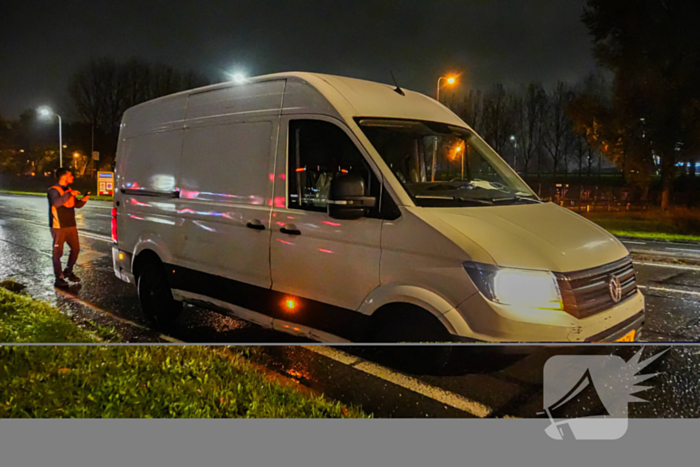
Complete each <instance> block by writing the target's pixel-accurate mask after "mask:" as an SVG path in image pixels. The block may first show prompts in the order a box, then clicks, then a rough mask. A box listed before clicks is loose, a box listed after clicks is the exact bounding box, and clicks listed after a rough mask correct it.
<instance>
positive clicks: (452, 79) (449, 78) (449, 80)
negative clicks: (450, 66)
mask: <svg viewBox="0 0 700 467" xmlns="http://www.w3.org/2000/svg"><path fill="white" fill-rule="evenodd" d="M442 80H445V81H447V84H455V83H456V82H457V78H455V77H454V76H441V77H439V78H438V80H437V101H438V102H439V101H440V81H442Z"/></svg>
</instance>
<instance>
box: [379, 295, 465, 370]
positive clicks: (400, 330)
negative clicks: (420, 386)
mask: <svg viewBox="0 0 700 467" xmlns="http://www.w3.org/2000/svg"><path fill="white" fill-rule="evenodd" d="M373 337H374V338H373V341H374V342H376V343H382V344H384V343H401V344H404V345H397V346H386V347H385V349H386V350H387V353H388V354H389V357H390V358H391V360H392V363H395V364H396V365H397V366H399V367H401V368H402V369H405V370H407V371H411V372H417V373H426V372H432V371H439V370H441V369H443V368H445V367H446V366H447V365H448V363H449V362H450V356H451V355H452V346H451V345H450V343H451V342H453V338H452V336H451V335H450V333H449V332H447V329H445V326H443V325H442V323H441V322H440V321H439V320H438V319H437V318H435V317H434V316H432V315H431V314H430V313H428V312H427V311H425V310H423V309H420V308H418V307H414V306H411V305H406V306H401V307H398V308H395V309H393V310H392V311H391V312H389V313H385V314H383V315H382V316H380V317H378V323H377V329H376V331H375V333H374V336H373ZM408 343H415V344H417V345H405V344H408ZM420 343H423V345H420ZM425 344H431V345H425ZM438 344H443V345H438Z"/></svg>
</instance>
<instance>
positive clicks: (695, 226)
mask: <svg viewBox="0 0 700 467" xmlns="http://www.w3.org/2000/svg"><path fill="white" fill-rule="evenodd" d="M581 214H582V215H583V216H584V217H586V218H588V219H590V220H592V221H593V222H595V223H596V224H598V225H600V226H601V227H603V228H604V229H606V230H608V231H610V233H612V234H613V235H617V236H623V237H635V238H650V239H655V240H662V241H680V242H700V211H699V210H692V209H684V208H675V209H671V210H669V211H662V210H660V209H654V210H649V211H639V212H630V211H618V212H590V213H581Z"/></svg>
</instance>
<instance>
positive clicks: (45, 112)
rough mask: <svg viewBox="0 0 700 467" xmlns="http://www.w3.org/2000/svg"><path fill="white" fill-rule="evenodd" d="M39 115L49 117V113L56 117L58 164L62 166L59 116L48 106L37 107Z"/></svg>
mask: <svg viewBox="0 0 700 467" xmlns="http://www.w3.org/2000/svg"><path fill="white" fill-rule="evenodd" d="M38 113H39V115H41V116H42V117H46V118H49V117H51V115H55V116H57V117H58V166H59V167H63V148H64V147H65V146H63V131H62V125H61V116H60V115H58V114H57V113H56V112H54V111H52V110H51V109H50V108H48V107H40V108H39V109H38Z"/></svg>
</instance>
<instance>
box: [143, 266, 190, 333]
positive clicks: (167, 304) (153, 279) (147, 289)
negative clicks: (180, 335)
mask: <svg viewBox="0 0 700 467" xmlns="http://www.w3.org/2000/svg"><path fill="white" fill-rule="evenodd" d="M138 293H139V302H140V303H141V311H142V312H143V315H144V317H145V318H146V319H148V320H149V321H152V322H153V323H154V324H155V325H156V326H157V327H159V328H165V327H167V326H168V325H169V324H171V323H172V322H173V321H175V320H176V319H177V318H178V317H179V316H180V314H181V313H182V303H181V302H178V301H175V299H173V293H172V291H171V290H170V284H168V278H167V276H166V275H165V270H164V269H163V265H162V264H160V262H156V261H148V262H147V263H146V264H144V265H143V269H142V270H141V274H139V278H138Z"/></svg>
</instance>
